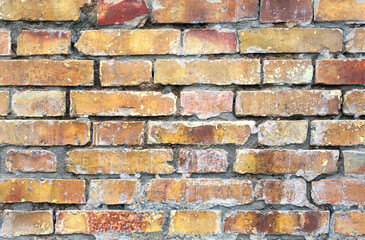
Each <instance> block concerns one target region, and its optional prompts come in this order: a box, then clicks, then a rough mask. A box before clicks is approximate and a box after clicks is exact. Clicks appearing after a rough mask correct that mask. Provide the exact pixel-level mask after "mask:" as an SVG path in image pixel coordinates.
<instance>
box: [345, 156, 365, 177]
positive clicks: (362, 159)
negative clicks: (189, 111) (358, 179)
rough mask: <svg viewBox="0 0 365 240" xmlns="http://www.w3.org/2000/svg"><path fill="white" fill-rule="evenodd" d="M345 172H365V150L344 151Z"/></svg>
mask: <svg viewBox="0 0 365 240" xmlns="http://www.w3.org/2000/svg"><path fill="white" fill-rule="evenodd" d="M342 154H343V158H344V166H345V173H355V174H365V152H363V151H343V152H342Z"/></svg>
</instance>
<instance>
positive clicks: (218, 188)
mask: <svg viewBox="0 0 365 240" xmlns="http://www.w3.org/2000/svg"><path fill="white" fill-rule="evenodd" d="M147 199H148V200H151V201H161V202H164V203H166V202H176V203H181V202H186V203H202V204H212V205H222V206H235V205H243V204H248V203H251V202H252V183H251V182H250V181H246V180H234V179H224V180H223V179H183V180H175V179H153V180H152V181H151V183H150V184H149V187H148V189H147Z"/></svg>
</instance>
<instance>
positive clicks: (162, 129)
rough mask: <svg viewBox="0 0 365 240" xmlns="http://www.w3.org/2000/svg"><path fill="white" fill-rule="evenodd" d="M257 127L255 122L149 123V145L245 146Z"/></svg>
mask: <svg viewBox="0 0 365 240" xmlns="http://www.w3.org/2000/svg"><path fill="white" fill-rule="evenodd" d="M254 127H255V122H254V121H236V122H229V121H214V122H154V121H150V122H148V143H149V144H158V143H165V144H202V145H216V144H236V145H243V144H245V143H246V142H247V140H248V138H249V136H250V135H251V131H252V129H253V128H254Z"/></svg>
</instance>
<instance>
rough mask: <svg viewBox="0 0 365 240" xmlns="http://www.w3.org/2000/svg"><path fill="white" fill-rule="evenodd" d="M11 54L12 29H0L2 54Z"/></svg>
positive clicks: (0, 52)
mask: <svg viewBox="0 0 365 240" xmlns="http://www.w3.org/2000/svg"><path fill="white" fill-rule="evenodd" d="M10 54H11V38H10V31H7V30H0V55H1V56H4V55H10Z"/></svg>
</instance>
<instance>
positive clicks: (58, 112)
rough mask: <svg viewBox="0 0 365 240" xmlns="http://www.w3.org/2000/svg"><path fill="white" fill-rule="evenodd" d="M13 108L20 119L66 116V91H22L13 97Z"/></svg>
mask: <svg viewBox="0 0 365 240" xmlns="http://www.w3.org/2000/svg"><path fill="white" fill-rule="evenodd" d="M11 107H12V110H13V112H14V113H15V114H16V115H17V116H18V117H46V116H64V115H65V113H66V92H65V91H22V92H18V91H17V92H15V93H14V94H13V96H12V102H11Z"/></svg>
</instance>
